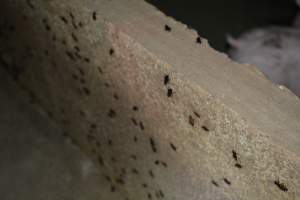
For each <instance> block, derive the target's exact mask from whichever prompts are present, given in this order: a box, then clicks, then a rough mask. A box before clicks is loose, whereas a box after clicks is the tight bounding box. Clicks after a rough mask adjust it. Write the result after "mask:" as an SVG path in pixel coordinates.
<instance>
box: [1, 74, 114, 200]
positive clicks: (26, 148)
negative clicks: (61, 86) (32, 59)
mask: <svg viewBox="0 0 300 200" xmlns="http://www.w3.org/2000/svg"><path fill="white" fill-rule="evenodd" d="M0 83H1V84H0V110H1V113H0V130H1V134H0V157H1V162H0V177H1V179H0V196H1V199H2V200H19V199H23V200H25V199H26V200H62V199H64V200H83V199H86V200H98V199H107V196H106V195H107V193H105V191H106V190H104V188H105V185H106V184H105V182H104V180H103V177H102V175H101V174H100V173H99V171H98V169H97V168H96V167H95V165H94V164H93V162H92V161H91V159H89V158H88V157H87V156H86V155H84V154H83V153H82V152H81V151H80V150H79V149H78V148H77V147H76V146H75V145H73V144H72V143H71V142H70V140H68V139H67V138H66V137H64V136H63V135H62V130H61V129H59V128H57V127H56V126H55V125H54V124H53V123H51V121H50V120H49V119H48V118H47V117H46V116H45V115H44V114H42V113H41V112H37V110H36V109H34V108H33V107H32V106H31V105H30V104H29V102H28V101H27V100H28V98H24V97H25V96H24V93H22V92H20V91H19V88H17V85H16V84H15V83H14V82H13V81H12V80H11V79H10V78H8V74H7V73H6V72H3V70H2V69H1V70H0ZM22 96H23V98H21V97H22ZM108 194H109V193H108Z"/></svg>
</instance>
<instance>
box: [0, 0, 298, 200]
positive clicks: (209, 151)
mask: <svg viewBox="0 0 300 200" xmlns="http://www.w3.org/2000/svg"><path fill="white" fill-rule="evenodd" d="M1 9H2V11H3V12H2V13H3V18H1V19H0V20H1V21H2V22H1V24H2V30H3V31H2V33H1V37H0V40H1V42H2V44H3V46H1V49H0V55H1V57H0V58H1V64H2V65H3V66H4V68H6V69H7V70H8V71H9V72H10V73H11V74H12V75H13V77H14V79H15V80H16V82H17V83H18V84H19V85H20V86H21V87H22V88H23V89H24V90H25V91H27V93H28V94H29V96H30V97H31V98H32V103H34V104H37V105H41V107H43V108H44V109H45V111H46V113H48V116H49V117H50V118H51V119H53V121H55V122H56V123H57V124H58V125H59V126H60V127H62V128H63V130H64V131H65V132H66V133H67V134H68V135H70V137H71V138H72V140H73V142H74V143H76V144H77V145H78V146H80V147H81V149H82V150H83V151H84V152H85V153H87V154H88V155H90V157H91V158H93V160H94V161H95V163H97V165H98V168H99V173H101V174H103V175H104V176H105V177H106V179H107V181H108V183H109V186H108V187H106V188H105V189H103V191H106V192H110V193H111V196H110V199H120V198H121V199H130V200H131V199H133V200H134V199H149V200H152V199H174V200H176V199H190V200H194V199H207V200H209V199H214V200H221V199H222V200H227V199H228V200H229V199H231V200H235V199H236V200H237V199H257V200H265V199H274V200H276V199H281V200H285V199H289V200H290V199H293V200H299V198H300V170H299V169H300V159H299V154H300V137H299V133H300V123H299V122H300V101H299V98H298V97H296V96H295V95H294V94H292V93H291V92H290V91H288V90H287V89H284V88H283V87H279V86H277V85H274V84H272V83H271V82H270V81H268V80H267V79H266V78H265V77H264V76H263V75H262V74H261V73H259V72H258V71H257V70H255V68H254V67H252V66H247V65H239V64H237V63H234V62H232V61H231V60H230V59H229V58H228V57H227V56H225V55H224V54H220V53H218V52H216V51H214V50H213V49H211V48H210V47H209V45H208V43H207V41H206V40H205V39H203V38H200V37H199V36H198V35H197V33H196V32H195V31H193V30H189V29H188V28H187V27H186V26H184V25H182V24H180V23H178V22H175V21H174V20H173V19H171V18H168V17H166V16H164V15H163V14H162V13H161V12H159V11H158V10H156V9H155V8H154V7H152V6H150V5H148V4H146V3H145V2H143V1H139V0H110V1H107V0H98V1H93V0H86V1H81V0H73V1H72V3H70V1H63V0H59V1H58V0H51V1H37V0H26V1H20V0H10V1H8V0H5V1H3V6H2V8H1ZM8 13H10V14H8ZM5 16H9V17H8V18H7V17H5Z"/></svg>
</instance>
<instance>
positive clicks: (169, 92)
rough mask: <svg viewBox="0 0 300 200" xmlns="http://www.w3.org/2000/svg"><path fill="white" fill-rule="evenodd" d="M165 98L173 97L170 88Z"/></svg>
mask: <svg viewBox="0 0 300 200" xmlns="http://www.w3.org/2000/svg"><path fill="white" fill-rule="evenodd" d="M167 96H168V97H171V96H173V90H172V89H171V88H169V89H168V92H167Z"/></svg>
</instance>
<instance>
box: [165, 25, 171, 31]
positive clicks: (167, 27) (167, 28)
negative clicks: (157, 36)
mask: <svg viewBox="0 0 300 200" xmlns="http://www.w3.org/2000/svg"><path fill="white" fill-rule="evenodd" d="M165 30H166V31H168V32H171V30H172V29H171V27H170V26H168V25H167V24H166V25H165Z"/></svg>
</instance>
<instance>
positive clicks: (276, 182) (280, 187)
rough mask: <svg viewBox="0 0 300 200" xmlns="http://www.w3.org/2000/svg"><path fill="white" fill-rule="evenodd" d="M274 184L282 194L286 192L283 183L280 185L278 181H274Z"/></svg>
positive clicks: (286, 189)
mask: <svg viewBox="0 0 300 200" xmlns="http://www.w3.org/2000/svg"><path fill="white" fill-rule="evenodd" d="M274 184H275V185H277V187H278V188H279V189H280V190H282V191H284V192H287V191H288V188H287V187H286V186H285V185H284V184H283V183H280V182H279V180H276V181H274Z"/></svg>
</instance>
